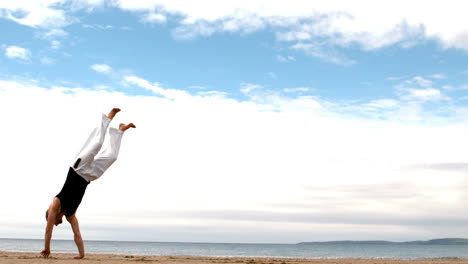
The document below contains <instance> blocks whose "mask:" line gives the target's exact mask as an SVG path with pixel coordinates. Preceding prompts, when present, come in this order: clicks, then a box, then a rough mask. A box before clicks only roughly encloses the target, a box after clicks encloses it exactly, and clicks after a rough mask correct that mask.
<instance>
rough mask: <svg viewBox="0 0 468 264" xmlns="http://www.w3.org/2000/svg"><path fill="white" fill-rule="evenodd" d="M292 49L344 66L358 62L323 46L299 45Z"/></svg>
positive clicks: (293, 46)
mask: <svg viewBox="0 0 468 264" xmlns="http://www.w3.org/2000/svg"><path fill="white" fill-rule="evenodd" d="M291 48H292V49H295V50H301V51H304V52H305V53H306V54H307V55H309V56H312V57H315V58H318V59H321V60H324V61H327V62H330V63H333V64H338V65H342V66H349V65H353V64H355V63H356V62H355V61H354V60H352V59H350V58H347V57H346V56H344V55H342V54H340V53H338V52H337V51H335V50H334V49H332V48H327V47H325V45H323V44H315V43H314V44H312V43H297V44H294V45H292V46H291Z"/></svg>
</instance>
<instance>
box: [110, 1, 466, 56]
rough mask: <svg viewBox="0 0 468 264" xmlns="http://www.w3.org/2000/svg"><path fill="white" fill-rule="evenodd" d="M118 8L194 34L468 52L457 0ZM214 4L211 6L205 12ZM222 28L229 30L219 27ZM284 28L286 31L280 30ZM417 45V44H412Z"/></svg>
mask: <svg viewBox="0 0 468 264" xmlns="http://www.w3.org/2000/svg"><path fill="white" fill-rule="evenodd" d="M116 5H117V6H118V7H120V8H122V9H124V10H132V11H140V12H145V11H148V12H151V11H152V10H154V9H158V10H160V11H164V12H166V13H167V14H177V15H181V16H182V17H185V20H184V23H185V24H187V25H193V26H194V27H192V28H191V30H193V32H192V33H191V34H189V33H187V32H188V31H190V29H189V27H186V28H185V30H184V32H185V33H186V34H189V35H192V36H194V35H202V36H203V35H204V34H207V32H206V31H200V27H199V25H200V23H205V25H208V27H210V28H212V31H211V33H210V34H213V33H214V32H216V31H242V30H247V31H252V30H257V29H262V28H264V27H265V26H266V25H272V26H273V27H275V28H276V29H280V30H278V31H277V33H278V35H277V36H278V38H279V39H280V40H289V41H304V40H310V39H311V38H315V37H317V36H318V37H326V38H329V39H331V40H332V42H334V43H336V44H337V45H349V44H350V43H357V44H359V45H361V46H362V47H363V48H365V49H375V48H380V47H383V46H387V45H392V44H395V43H398V42H400V43H402V45H408V44H409V43H412V42H414V40H416V41H419V40H420V39H421V37H426V38H436V39H438V40H439V41H440V42H441V43H442V44H443V45H444V47H447V48H449V47H454V48H461V49H468V41H467V39H468V38H467V37H466V36H468V33H467V30H466V28H465V27H464V25H463V23H459V21H462V20H463V19H464V16H465V14H464V12H463V11H462V10H465V9H466V7H467V6H466V3H465V2H464V1H460V0H452V1H450V4H447V3H441V2H437V1H430V2H425V5H424V8H421V6H420V3H419V2H406V1H403V0H399V1H393V2H391V3H390V2H388V3H382V2H372V1H365V0H361V1H353V2H352V3H351V2H347V1H339V0H337V1H327V2H320V3H317V2H313V3H312V2H307V1H301V0H292V1H288V2H281V1H273V2H272V1H266V0H263V1H247V0H241V1H236V2H232V1H221V2H220V1H214V0H204V1H201V2H197V3H192V2H185V1H181V2H175V1H168V0H154V1H151V0H149V1H131V0H120V1H118V2H116ZM206 6H209V7H210V8H206ZM215 24H220V25H224V26H219V27H218V26H216V25H215ZM281 28H282V30H281ZM411 45H413V44H411Z"/></svg>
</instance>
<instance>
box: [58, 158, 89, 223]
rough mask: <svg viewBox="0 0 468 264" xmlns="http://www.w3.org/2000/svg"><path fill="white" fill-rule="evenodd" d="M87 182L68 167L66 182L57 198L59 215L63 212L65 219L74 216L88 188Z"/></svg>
mask: <svg viewBox="0 0 468 264" xmlns="http://www.w3.org/2000/svg"><path fill="white" fill-rule="evenodd" d="M88 184H89V182H88V181H86V180H85V179H84V178H83V177H81V176H80V175H78V174H77V173H76V172H75V170H74V169H73V168H72V167H70V169H69V170H68V175H67V180H66V181H65V184H64V185H63V187H62V190H61V191H60V193H59V194H57V195H56V196H55V197H57V198H58V199H59V200H60V204H61V207H62V209H61V213H63V212H65V216H66V217H70V216H72V215H73V214H75V212H76V209H78V206H79V205H80V203H81V200H82V199H83V196H84V194H85V191H86V187H88Z"/></svg>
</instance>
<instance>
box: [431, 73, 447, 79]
mask: <svg viewBox="0 0 468 264" xmlns="http://www.w3.org/2000/svg"><path fill="white" fill-rule="evenodd" d="M427 77H429V78H431V79H438V80H441V79H445V78H446V77H445V75H444V74H441V73H436V74H431V75H429V76H427Z"/></svg>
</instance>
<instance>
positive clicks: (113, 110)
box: [107, 108, 120, 119]
mask: <svg viewBox="0 0 468 264" xmlns="http://www.w3.org/2000/svg"><path fill="white" fill-rule="evenodd" d="M118 112H120V108H112V110H111V111H110V112H109V114H107V117H108V118H109V119H112V118H114V116H115V115H116V114H117V113H118Z"/></svg>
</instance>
